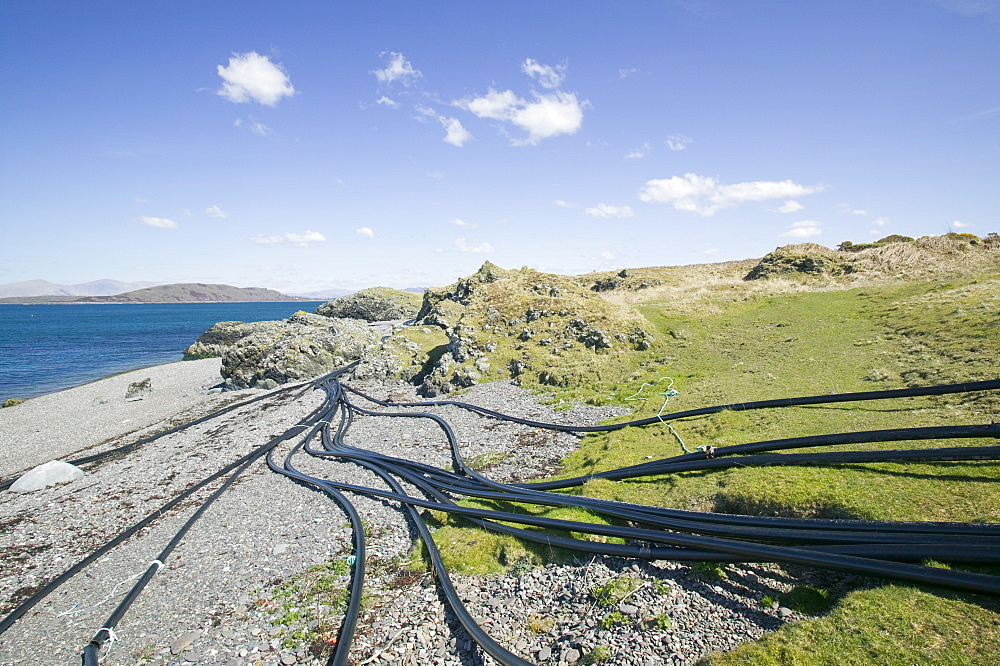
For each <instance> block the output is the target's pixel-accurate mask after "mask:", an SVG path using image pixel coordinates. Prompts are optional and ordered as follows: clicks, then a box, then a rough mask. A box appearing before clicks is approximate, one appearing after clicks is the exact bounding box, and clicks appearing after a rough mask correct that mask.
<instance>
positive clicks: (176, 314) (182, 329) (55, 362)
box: [0, 301, 322, 402]
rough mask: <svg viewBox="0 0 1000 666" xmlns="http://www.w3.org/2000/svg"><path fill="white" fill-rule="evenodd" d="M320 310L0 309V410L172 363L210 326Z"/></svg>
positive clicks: (228, 306)
mask: <svg viewBox="0 0 1000 666" xmlns="http://www.w3.org/2000/svg"><path fill="white" fill-rule="evenodd" d="M321 303H322V301H316V302H309V301H297V302H294V303H162V304H161V303H148V304H136V305H124V304H122V305H8V304H0V402H2V401H3V400H6V399H7V398H30V397H33V396H36V395H42V394H44V393H51V392H52V391H58V390H60V389H64V388H69V387H71V386H79V385H80V384H85V383H87V382H91V381H94V380H96V379H101V378H102V377H107V376H108V375H111V374H114V373H116V372H125V371H127V370H135V369H137V368H144V367H148V366H151V365H159V364H161V363H170V362H172V361H179V360H181V358H183V356H184V354H183V351H184V349H185V348H186V347H187V346H188V345H190V344H191V343H193V342H194V341H195V340H196V339H197V338H198V336H199V335H201V334H202V333H204V332H205V331H206V330H208V329H209V327H211V326H212V324H214V323H216V322H219V321H248V322H249V321H266V320H272V319H286V318H288V317H290V316H291V315H292V314H293V313H294V312H296V311H297V310H305V311H306V312H312V311H313V310H315V309H316V308H317V307H318V306H319V305H320V304H321Z"/></svg>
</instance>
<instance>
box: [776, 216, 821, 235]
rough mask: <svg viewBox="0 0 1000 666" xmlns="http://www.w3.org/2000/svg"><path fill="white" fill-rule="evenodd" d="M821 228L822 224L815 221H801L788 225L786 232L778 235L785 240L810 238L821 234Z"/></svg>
mask: <svg viewBox="0 0 1000 666" xmlns="http://www.w3.org/2000/svg"><path fill="white" fill-rule="evenodd" d="M821 226H823V223H822V222H817V221H816V220H802V221H801V222H794V223H792V224H790V225H789V226H788V231H786V232H784V233H782V234H778V235H779V236H785V237H787V238H811V237H813V236H819V235H820V234H822V233H823V231H822V230H821V229H820V227H821Z"/></svg>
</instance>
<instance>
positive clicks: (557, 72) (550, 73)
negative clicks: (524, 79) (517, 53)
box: [521, 58, 566, 90]
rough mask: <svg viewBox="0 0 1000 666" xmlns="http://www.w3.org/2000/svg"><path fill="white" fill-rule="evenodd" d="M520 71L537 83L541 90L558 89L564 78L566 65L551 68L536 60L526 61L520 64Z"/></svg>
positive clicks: (529, 59)
mask: <svg viewBox="0 0 1000 666" xmlns="http://www.w3.org/2000/svg"><path fill="white" fill-rule="evenodd" d="M521 71H522V72H524V73H525V74H527V75H528V76H530V77H531V78H533V79H534V80H536V81H538V85H540V86H541V87H543V88H549V89H550V90H551V89H553V88H558V87H559V86H561V85H562V82H563V79H565V78H566V65H556V66H555V67H551V66H549V65H543V64H541V63H539V62H538V61H537V60H532V59H531V58H528V59H526V60H525V61H524V62H523V63H522V64H521Z"/></svg>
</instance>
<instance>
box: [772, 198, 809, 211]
mask: <svg viewBox="0 0 1000 666" xmlns="http://www.w3.org/2000/svg"><path fill="white" fill-rule="evenodd" d="M803 208H805V206H803V205H802V204H800V203H799V202H798V201H796V200H795V199H789V200H788V201H786V202H785V203H783V204H781V205H780V206H778V212H779V213H797V212H799V211H800V210H802V209H803Z"/></svg>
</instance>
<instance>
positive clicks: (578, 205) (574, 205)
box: [552, 199, 580, 208]
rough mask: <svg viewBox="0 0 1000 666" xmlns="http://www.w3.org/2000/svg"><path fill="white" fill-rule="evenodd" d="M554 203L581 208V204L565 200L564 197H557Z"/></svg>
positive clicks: (565, 206) (561, 206) (564, 206)
mask: <svg viewBox="0 0 1000 666" xmlns="http://www.w3.org/2000/svg"><path fill="white" fill-rule="evenodd" d="M552 203H553V205H556V206H559V207H560V208H579V207H580V204H577V203H572V202H570V201H563V200H562V199H556V200H555V201H553V202H552Z"/></svg>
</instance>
